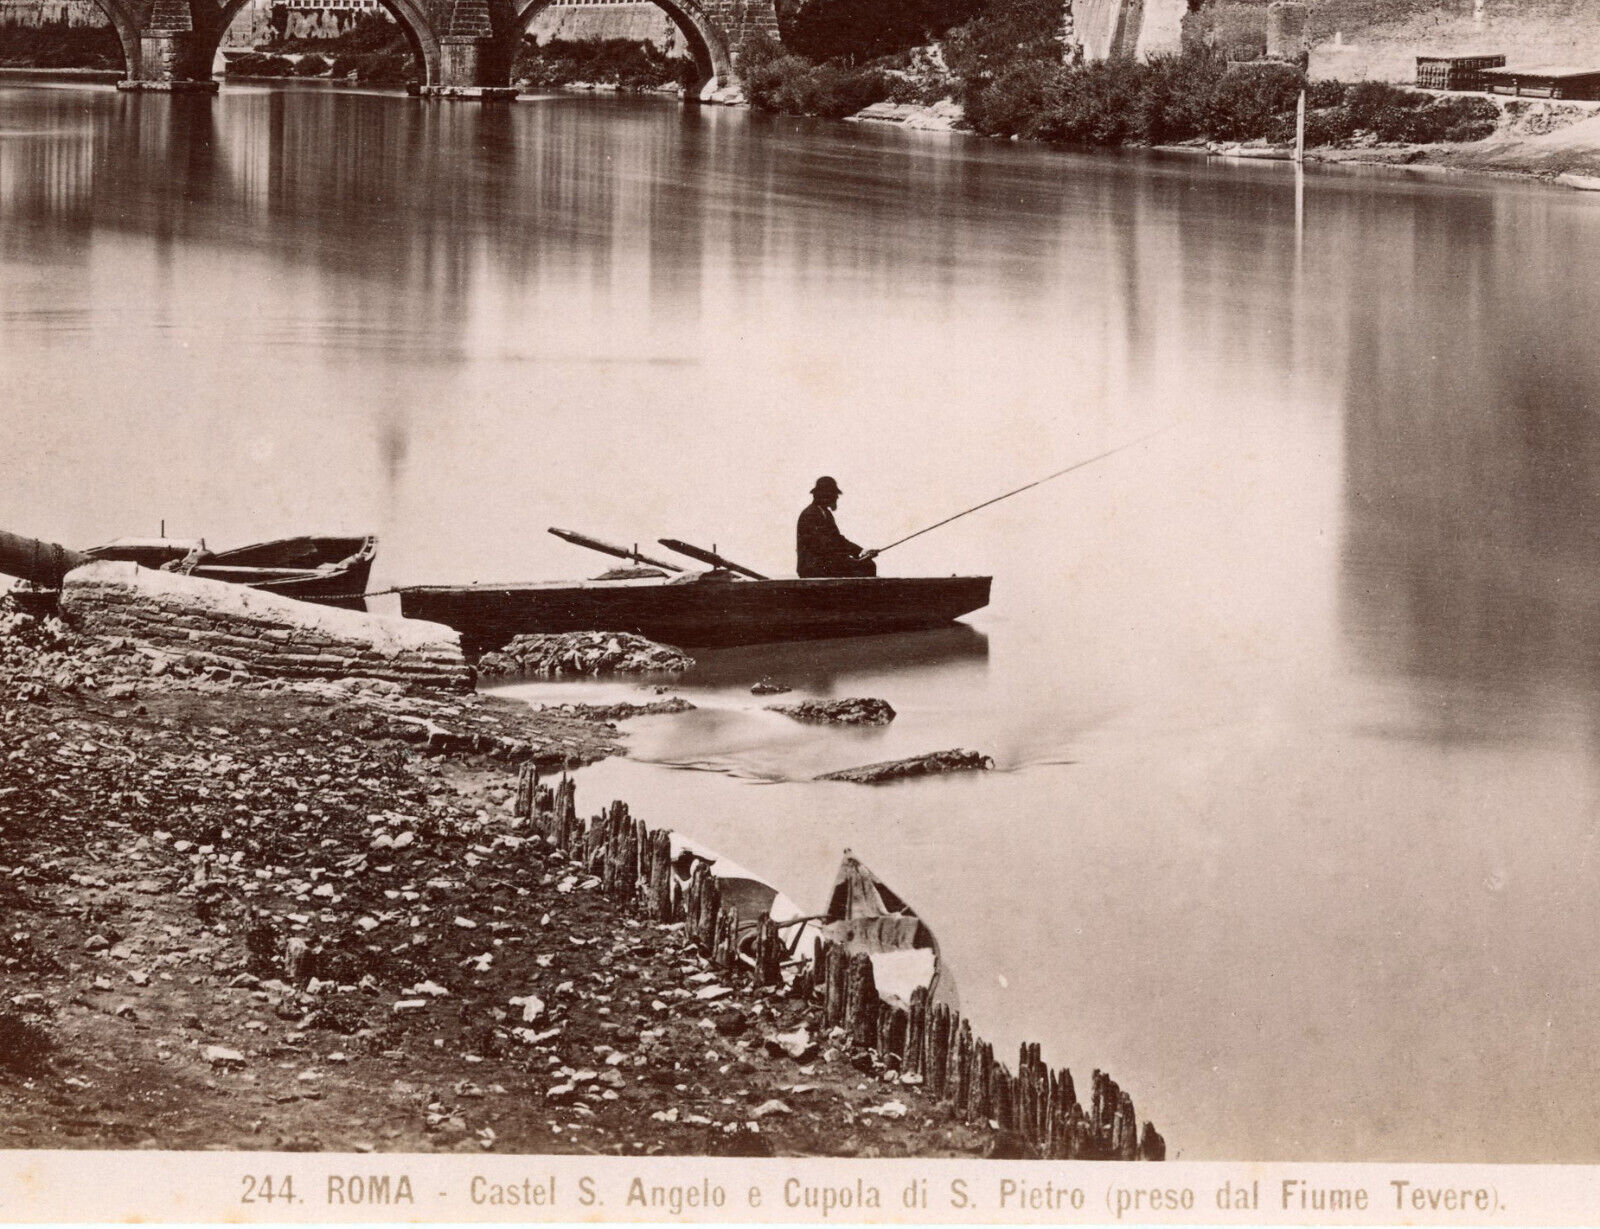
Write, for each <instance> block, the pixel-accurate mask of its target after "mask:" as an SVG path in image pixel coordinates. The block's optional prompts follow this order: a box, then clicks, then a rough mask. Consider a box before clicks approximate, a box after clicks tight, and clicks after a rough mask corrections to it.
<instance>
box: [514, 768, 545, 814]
mask: <svg viewBox="0 0 1600 1229" xmlns="http://www.w3.org/2000/svg"><path fill="white" fill-rule="evenodd" d="M538 792H539V766H538V765H537V764H533V763H528V764H524V765H522V767H521V768H519V769H517V802H516V807H515V809H514V810H513V812H512V813H513V814H514V815H515V816H516V817H517V818H518V819H521V820H531V819H532V818H533V800H534V798H535V797H536V796H537V795H538Z"/></svg>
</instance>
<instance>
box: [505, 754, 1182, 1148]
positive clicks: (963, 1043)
mask: <svg viewBox="0 0 1600 1229" xmlns="http://www.w3.org/2000/svg"><path fill="white" fill-rule="evenodd" d="M515 814H516V815H517V816H518V817H519V818H522V819H524V820H526V821H527V822H528V823H529V824H531V825H532V827H533V829H534V830H535V831H536V832H538V833H539V834H540V835H541V836H542V837H543V838H544V839H545V841H546V842H547V843H548V844H549V845H551V846H553V847H554V848H555V849H557V850H559V851H561V852H563V853H565V854H566V855H567V856H568V857H570V858H572V859H573V860H574V861H577V862H580V863H582V864H583V865H584V867H585V868H587V869H588V871H589V873H590V874H592V875H597V876H599V878H600V890H601V891H602V892H604V893H606V894H607V895H609V896H612V897H614V898H617V899H620V900H622V901H625V902H632V903H633V904H634V905H635V906H636V907H637V908H638V909H639V911H640V912H641V913H643V914H644V915H645V916H646V917H648V918H651V919H653V920H655V921H658V922H682V923H683V927H684V932H685V935H686V937H687V938H688V939H689V940H690V941H691V942H693V943H695V944H696V945H697V946H698V947H700V949H701V950H702V951H704V952H705V953H706V954H707V955H708V956H709V957H710V959H711V962H712V964H713V965H715V966H716V967H718V968H720V969H721V970H722V971H723V972H724V974H725V975H727V976H729V977H730V978H732V977H741V976H742V977H744V978H747V979H748V980H749V981H751V982H753V983H754V984H756V985H763V986H781V985H783V984H785V980H786V979H785V977H784V972H783V961H784V957H785V955H786V950H785V944H784V942H783V931H782V928H781V925H780V924H779V923H776V922H774V921H773V919H772V917H771V916H770V915H768V914H763V915H761V916H760V917H756V918H751V917H741V916H740V915H739V913H738V912H737V910H736V909H734V908H733V907H732V906H731V905H729V906H725V905H724V904H723V903H722V894H721V886H720V885H721V881H720V880H718V879H717V877H716V876H715V875H713V874H712V873H711V872H710V868H709V866H708V864H707V863H706V862H704V861H700V862H696V863H695V866H694V869H693V871H692V872H691V875H690V879H689V882H688V884H687V885H686V886H680V885H678V883H677V881H676V878H675V875H674V871H673V858H672V834H671V833H670V832H668V831H666V830H665V829H651V828H647V827H646V826H645V824H644V822H643V821H642V820H637V819H634V818H633V817H632V816H631V815H630V814H629V813H628V808H627V805H626V804H625V803H621V802H613V803H612V804H611V806H610V807H609V808H608V809H607V810H606V811H604V812H602V813H601V814H599V815H596V816H594V817H593V818H592V819H588V820H585V819H583V818H581V817H580V816H579V815H578V809H577V803H576V790H575V787H574V785H573V783H572V781H571V780H570V779H568V778H566V777H563V778H562V780H561V782H560V784H559V785H558V786H557V787H556V788H555V789H553V790H552V789H549V788H543V787H541V786H540V784H539V770H538V769H537V768H536V767H535V766H534V765H532V764H528V765H524V766H523V768H522V771H521V775H520V776H519V778H518V780H517V797H516V803H515ZM803 955H809V956H810V959H809V960H806V961H805V962H804V964H803V965H802V966H801V967H800V969H799V970H798V972H797V973H795V974H794V975H793V980H792V981H789V982H788V985H789V989H790V992H791V993H792V994H794V995H796V996H797V997H800V998H802V999H804V1000H806V1001H808V1002H810V1003H812V1004H813V1005H814V1006H816V1007H818V1008H820V1013H821V1024H822V1026H823V1027H824V1028H829V1029H834V1028H837V1029H841V1030H843V1033H844V1036H845V1041H846V1043H847V1044H848V1045H849V1046H850V1048H851V1049H852V1050H854V1051H856V1052H860V1053H865V1054H868V1055H870V1056H871V1057H872V1058H873V1059H875V1060H876V1061H877V1062H878V1063H881V1064H882V1065H883V1067H885V1068H886V1069H892V1070H894V1071H895V1072H897V1074H898V1082H899V1084H900V1085H901V1086H902V1087H903V1088H905V1089H906V1090H907V1091H908V1092H909V1091H911V1090H912V1089H920V1091H921V1092H922V1093H923V1095H925V1096H927V1097H929V1098H931V1099H934V1100H936V1101H941V1102H944V1103H946V1104H948V1105H950V1106H951V1107H952V1108H953V1110H954V1111H955V1112H956V1113H958V1114H960V1115H962V1116H963V1117H964V1118H965V1119H966V1120H967V1121H968V1122H973V1123H981V1122H995V1123H998V1124H999V1126H1000V1129H1001V1131H1003V1132H1006V1133H1007V1134H1008V1135H1010V1136H1011V1137H1012V1138H1013V1140H1017V1141H1020V1144H1021V1147H1019V1148H1018V1149H1017V1152H1018V1153H1019V1154H1020V1155H1033V1156H1038V1157H1043V1158H1047V1159H1056V1160H1071V1159H1082V1160H1125V1161H1133V1160H1146V1161H1161V1160H1165V1159H1166V1155H1167V1145H1166V1140H1165V1139H1163V1138H1162V1136H1161V1133H1160V1132H1159V1131H1157V1130H1156V1128H1155V1126H1154V1125H1153V1124H1152V1123H1149V1122H1146V1123H1145V1124H1144V1128H1143V1130H1142V1131H1141V1130H1140V1127H1139V1118H1138V1114H1137V1113H1136V1112H1135V1110H1134V1105H1133V1098H1132V1097H1130V1096H1129V1095H1128V1093H1127V1092H1125V1091H1124V1090H1123V1089H1122V1088H1121V1087H1120V1086H1119V1085H1118V1084H1117V1082H1116V1081H1115V1080H1113V1079H1112V1078H1111V1077H1110V1076H1109V1075H1107V1074H1106V1073H1105V1072H1103V1071H1096V1072H1095V1073H1094V1076H1093V1078H1092V1080H1091V1084H1090V1098H1089V1107H1088V1109H1087V1110H1085V1109H1084V1107H1083V1106H1082V1105H1081V1104H1080V1103H1079V1101H1078V1097H1077V1091H1076V1088H1075V1086H1074V1084H1073V1079H1072V1073H1071V1072H1070V1071H1068V1070H1067V1069H1066V1068H1065V1067H1061V1068H1058V1069H1055V1070H1052V1069H1051V1068H1050V1067H1049V1066H1048V1065H1047V1064H1046V1063H1045V1062H1044V1061H1043V1057H1042V1055H1041V1052H1040V1048H1039V1046H1038V1045H1037V1044H1033V1043H1029V1042H1024V1043H1023V1044H1022V1046H1021V1048H1020V1050H1019V1051H1018V1054H1017V1067H1016V1070H1015V1071H1014V1072H1013V1071H1012V1070H1011V1069H1010V1068H1009V1067H1007V1066H1006V1065H1005V1064H1004V1063H1003V1062H1001V1061H1000V1060H998V1059H997V1058H996V1057H995V1053H994V1047H993V1046H992V1045H990V1044H989V1043H988V1042H986V1041H984V1040H983V1039H982V1038H981V1037H978V1036H976V1035H975V1034H974V1032H973V1029H972V1023H971V1021H969V1020H964V1019H962V1017H961V1014H960V1012H957V1011H952V1010H950V1009H949V1008H948V1007H946V1006H944V1005H942V1004H930V1003H929V1002H928V997H927V991H926V989H923V988H920V987H919V988H918V989H917V990H916V991H914V992H913V993H912V996H911V1002H910V1004H909V1007H908V1008H907V1007H901V1006H898V1005H896V1004H893V1003H890V1002H887V1001H885V1000H884V999H883V998H881V997H880V996H879V994H878V990H877V986H876V984H875V983H874V980H873V965H872V957H871V956H869V955H867V954H866V953H865V952H862V951H855V952H852V951H850V950H848V949H847V948H846V947H845V946H844V945H843V944H834V943H830V942H828V941H827V940H824V939H818V940H817V942H816V947H815V950H814V951H813V952H811V953H803Z"/></svg>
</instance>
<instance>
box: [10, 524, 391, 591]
mask: <svg viewBox="0 0 1600 1229" xmlns="http://www.w3.org/2000/svg"><path fill="white" fill-rule="evenodd" d="M377 552H378V539H377V538H375V537H372V536H371V535H365V536H361V537H325V536H318V535H310V534H308V535H304V536H302V537H298V538H279V539H276V540H275V541H272V542H257V543H255V544H253V545H251V546H240V547H236V548H235V549H233V550H225V551H210V550H207V549H206V545H205V541H204V540H203V539H195V538H118V539H117V540H116V541H114V542H107V543H105V544H104V545H103V546H93V547H90V548H89V549H88V550H86V551H84V552H82V553H83V554H85V555H87V556H89V557H90V558H91V559H112V560H118V561H123V562H128V563H137V564H139V565H140V566H141V567H147V568H162V569H164V570H166V571H169V572H186V573H188V574H189V575H191V576H203V577H205V578H206V579H208V580H223V581H227V582H228V583H230V584H235V585H248V586H250V587H251V588H252V589H265V590H267V591H268V592H270V593H281V594H282V595H283V596H284V597H293V598H298V599H300V600H301V601H303V602H316V603H317V604H318V605H322V606H345V607H349V608H351V609H360V608H361V607H362V606H363V605H364V602H363V599H362V595H363V594H364V593H365V592H366V588H367V577H368V575H369V574H370V573H371V571H372V560H373V557H374V556H375V555H376V554H377ZM29 596H30V598H31V599H32V600H33V601H35V602H38V601H49V602H52V603H53V602H54V600H55V597H56V590H55V589H53V588H46V589H34V590H30V591H29Z"/></svg>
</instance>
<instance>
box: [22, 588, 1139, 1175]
mask: <svg viewBox="0 0 1600 1229" xmlns="http://www.w3.org/2000/svg"><path fill="white" fill-rule="evenodd" d="M617 747H618V736H617V733H616V730H615V727H613V726H611V725H609V724H606V723H605V722H602V721H598V720H595V719H594V718H593V717H590V716H586V715H583V714H577V713H571V712H568V713H560V712H549V711H544V712H540V711H535V710H530V709H527V708H525V707H523V706H518V705H511V704H501V703H496V702H494V701H492V700H488V699H484V698H481V697H477V696H473V695H441V693H438V692H424V691H420V690H417V689H413V688H407V687H404V686H401V685H399V684H395V683H391V682H379V681H366V680H361V679H343V680H339V681H336V682H327V681H296V680H260V679H255V678H249V677H241V676H239V674H238V672H236V671H235V672H230V673H228V674H227V675H226V676H223V677H219V676H217V674H216V671H215V670H214V668H211V667H207V666H205V665H204V663H201V662H197V663H194V664H193V665H191V664H189V663H186V662H184V661H183V660H181V659H179V660H177V661H173V660H172V659H171V658H170V657H167V656H160V657H152V656H150V655H148V654H146V653H143V652H141V651H140V650H139V647H138V646H137V645H135V644H133V643H131V642H129V641H127V640H124V639H118V638H116V637H109V638H90V637H86V636H83V635H81V634H79V633H77V632H76V631H74V630H71V629H69V628H68V627H66V626H64V625H62V624H61V623H59V622H57V621H56V620H54V619H49V618H39V617H35V616H30V615H24V614H21V613H19V612H18V611H16V610H15V609H14V608H13V607H11V606H10V604H9V600H8V599H3V598H0V910H3V911H4V914H5V917H6V926H5V928H4V933H3V934H0V1141H3V1142H4V1144H5V1145H6V1146H9V1147H52V1148H59V1147H84V1148H105V1147H160V1148H206V1147H227V1148H245V1149H248V1148H269V1149H337V1150H362V1151H364V1150H373V1149H379V1150H389V1149H392V1150H409V1151H416V1150H429V1149H449V1150H456V1149H461V1150H470V1151H479V1150H486V1149H499V1150H509V1151H519V1152H523V1151H526V1152H548V1151H593V1152H612V1153H619V1152H620V1153H658V1152H674V1153H742V1154H743V1153H748V1154H766V1153H784V1154H793V1153H805V1154H813V1153H820V1154H830V1155H904V1154H915V1155H923V1156H931V1155H957V1154H978V1153H985V1152H993V1151H995V1150H999V1151H1001V1152H1016V1151H1020V1152H1021V1153H1027V1152H1028V1151H1029V1147H1028V1145H1027V1144H1026V1143H1023V1144H1019V1143H1018V1142H1017V1137H1016V1134H1015V1132H1014V1131H1005V1130H1000V1129H998V1127H997V1126H996V1125H993V1123H997V1122H998V1121H999V1119H998V1118H993V1119H992V1121H991V1118H992V1116H991V1114H989V1113H988V1112H986V1111H985V1110H984V1107H986V1106H988V1105H989V1102H987V1101H984V1100H979V1099H971V1100H960V1099H956V1098H955V1097H954V1094H953V1092H952V1096H951V1097H950V1098H947V1099H943V1100H941V1099H937V1098H933V1097H929V1096H926V1095H922V1090H921V1089H919V1088H917V1087H915V1085H916V1083H918V1081H914V1080H911V1079H909V1078H907V1079H906V1080H905V1081H902V1080H901V1071H900V1068H901V1066H902V1064H903V1063H908V1062H909V1061H910V1060H909V1059H902V1058H899V1057H897V1056H896V1055H894V1054H892V1053H890V1052H888V1050H887V1049H886V1048H885V1046H884V1045H883V1044H881V1043H880V1044H879V1045H877V1046H876V1047H874V1046H872V1045H864V1044H862V1038H861V1037H860V1036H858V1035H856V1034H855V1033H853V1032H852V1031H850V1030H848V1029H846V1028H845V1027H844V1026H843V1025H844V1021H843V1019H842V1017H836V1018H830V1016H829V1014H828V1013H829V1012H830V1010H831V1011H834V1012H835V1013H837V1011H838V1005H837V1003H836V1002H834V1001H833V1000H832V999H831V998H830V997H829V996H828V995H826V994H823V993H822V992H821V990H820V989H819V988H815V987H814V986H813V985H812V982H811V979H810V978H809V977H807V978H803V979H801V982H799V983H796V984H787V983H786V982H785V981H784V979H782V978H780V979H778V980H777V982H776V983H775V984H761V983H760V980H759V979H756V980H751V979H746V978H741V977H737V976H733V975H731V974H730V971H729V968H728V967H727V964H726V962H725V961H724V962H723V963H718V961H717V960H716V959H715V952H714V951H713V950H708V948H707V946H706V945H705V944H704V943H702V942H698V941H697V940H696V935H695V930H694V926H693V925H692V924H690V923H686V922H685V921H682V920H676V921H669V920H662V919H661V918H660V917H654V916H651V915H650V913H649V912H647V911H643V910H641V909H640V908H639V907H637V902H634V901H632V900H631V899H630V897H631V895H632V893H631V892H630V891H629V890H626V886H625V885H624V890H623V891H622V892H621V894H620V896H619V894H618V891H617V884H616V883H615V882H612V881H608V878H607V875H608V872H604V871H602V872H601V873H596V871H595V863H594V862H593V861H592V860H591V859H589V858H586V857H584V856H582V853H581V850H579V851H575V850H574V849H573V848H571V847H569V846H570V844H571V842H570V841H568V842H565V843H564V842H562V841H560V840H556V839H552V837H551V836H550V835H548V830H549V825H548V822H543V821H539V820H538V819H537V817H535V816H533V815H531V814H530V806H531V799H530V797H529V791H528V789H527V783H528V781H529V780H530V779H531V778H530V776H529V774H531V773H532V772H533V771H534V768H533V767H532V766H534V765H539V764H544V765H549V766H551V767H554V766H556V765H560V764H576V763H582V762H586V761H590V760H593V759H595V758H597V757H599V756H603V755H606V754H610V753H612V752H614V751H615V750H616V749H617ZM513 762H515V763H517V764H522V765H527V766H529V767H527V768H525V769H523V786H524V788H523V789H522V790H521V791H520V792H519V790H518V778H517V775H516V773H515V772H514V770H513V769H512V767H511V764H512V763H513ZM546 794H547V792H546ZM568 796H570V795H568ZM592 801H594V802H596V803H598V802H599V801H600V800H592ZM546 819H548V813H546ZM567 828H568V830H569V831H570V830H572V828H571V821H569V822H568V825H567ZM577 830H578V831H580V832H581V830H582V824H579V825H578V829H577ZM702 895H703V892H702ZM797 985H798V987H799V988H798V989H797ZM968 1035H969V1036H970V1034H968ZM950 1040H951V1044H952V1046H953V1043H954V1034H953V1033H952V1034H951V1039H950ZM802 1041H803V1044H802ZM954 1054H955V1050H954V1048H952V1055H954ZM954 1061H955V1060H954V1058H952V1063H954ZM969 1061H970V1060H969ZM953 1069H954V1067H952V1070H953ZM995 1070H996V1071H997V1072H998V1068H996V1069H995ZM996 1078H997V1079H998V1078H999V1077H998V1075H997V1077H996ZM968 1082H969V1085H970V1083H971V1080H970V1077H969V1080H968ZM996 1086H997V1087H999V1086H1000V1085H996ZM953 1088H954V1086H952V1089H953ZM1096 1090H1097V1095H1098V1093H1099V1091H1100V1083H1099V1080H1098V1079H1097V1081H1096ZM973 1096H974V1098H975V1097H976V1094H973ZM1108 1104H1109V1105H1110V1110H1108V1111H1107V1112H1108V1114H1109V1113H1114V1112H1116V1111H1118V1110H1119V1108H1120V1109H1123V1110H1125V1111H1126V1112H1124V1113H1122V1115H1121V1117H1120V1118H1118V1119H1117V1121H1118V1123H1120V1124H1124V1125H1121V1126H1119V1127H1118V1129H1119V1130H1121V1131H1122V1132H1123V1134H1122V1135H1121V1136H1119V1137H1118V1138H1119V1139H1122V1140H1126V1139H1129V1138H1131V1136H1129V1135H1128V1131H1129V1130H1131V1129H1132V1128H1130V1127H1128V1126H1126V1125H1125V1124H1126V1123H1127V1122H1129V1121H1131V1107H1126V1106H1122V1105H1121V1103H1120V1102H1118V1101H1117V1099H1116V1098H1115V1097H1113V1098H1112V1100H1111V1102H1110V1103H1108ZM973 1106H978V1107H979V1112H974V1110H973ZM1074 1108H1075V1106H1074ZM1058 1112H1060V1113H1064V1112H1065V1107H1058ZM1063 1121H1066V1120H1065V1119H1063ZM1072 1121H1073V1122H1078V1123H1080V1124H1082V1123H1087V1121H1088V1120H1087V1119H1073V1120H1072ZM1111 1121H1112V1120H1111V1118H1110V1117H1108V1118H1107V1122H1106V1124H1105V1125H1104V1129H1103V1131H1100V1133H1099V1134H1093V1133H1092V1132H1091V1133H1090V1134H1084V1135H1083V1138H1085V1139H1089V1138H1091V1137H1092V1138H1093V1139H1095V1140H1099V1139H1100V1138H1101V1136H1102V1135H1103V1136H1104V1138H1105V1139H1107V1140H1109V1139H1110V1138H1111V1134H1110V1133H1111V1130H1112V1128H1111V1125H1110V1124H1111ZM1075 1129H1077V1130H1079V1131H1080V1133H1082V1132H1087V1131H1089V1128H1088V1126H1086V1125H1080V1126H1079V1127H1077V1128H1075ZM1096 1129H1097V1130H1099V1128H1096ZM1064 1138H1066V1137H1064ZM1096 1146H1099V1145H1098V1144H1097V1145H1096ZM1127 1146H1131V1145H1127Z"/></svg>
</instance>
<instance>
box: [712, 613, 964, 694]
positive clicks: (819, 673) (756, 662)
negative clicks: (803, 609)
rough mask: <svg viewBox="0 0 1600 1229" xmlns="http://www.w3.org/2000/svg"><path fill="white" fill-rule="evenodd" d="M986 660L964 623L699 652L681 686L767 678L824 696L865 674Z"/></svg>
mask: <svg viewBox="0 0 1600 1229" xmlns="http://www.w3.org/2000/svg"><path fill="white" fill-rule="evenodd" d="M988 658H989V638H988V637H987V636H985V635H984V634H983V633H982V632H980V631H978V630H977V629H976V628H974V627H969V626H968V625H967V624H965V623H956V624H952V625H951V626H949V627H941V628H933V629H931V630H928V631H922V632H908V633H904V634H900V635H892V636H855V637H852V638H850V639H848V640H812V641H807V642H804V643H789V644H753V645H745V646H743V647H740V648H732V649H700V650H697V651H696V653H695V667H694V669H693V670H692V671H690V672H688V673H687V674H685V675H684V682H686V683H689V684H692V685H694V686H700V687H746V688H748V687H749V686H750V685H751V684H752V683H754V682H758V681H760V680H762V679H771V680H773V681H774V682H778V683H783V684H786V685H788V686H790V687H799V688H804V689H805V690H806V691H808V692H812V693H816V694H819V695H828V694H831V693H834V692H837V691H838V690H839V688H840V687H841V686H844V685H846V683H847V682H849V681H853V680H854V679H857V678H859V677H862V676H865V675H876V674H886V673H889V672H896V673H899V672H903V671H916V670H927V669H935V668H941V667H948V666H951V665H955V664H960V665H962V666H963V667H965V668H968V669H972V668H981V667H982V665H983V663H985V662H987V661H988Z"/></svg>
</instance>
